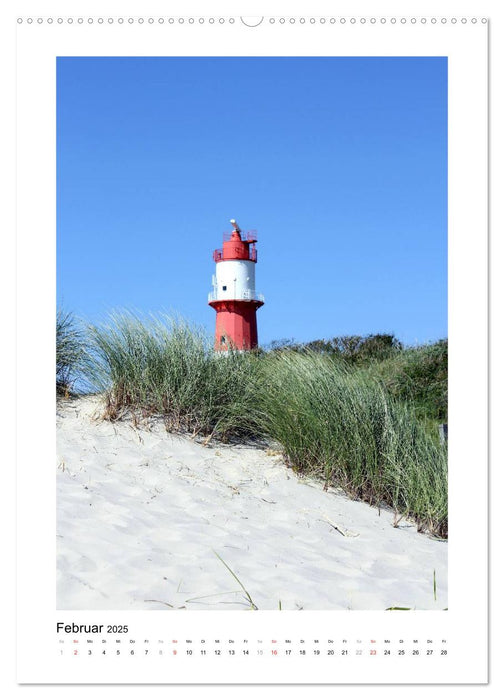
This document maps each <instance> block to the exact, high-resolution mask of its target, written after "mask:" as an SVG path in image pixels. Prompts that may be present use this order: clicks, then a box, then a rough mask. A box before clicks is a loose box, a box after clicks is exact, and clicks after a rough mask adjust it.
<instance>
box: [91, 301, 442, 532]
mask: <svg viewBox="0 0 504 700" xmlns="http://www.w3.org/2000/svg"><path fill="white" fill-rule="evenodd" d="M89 338H90V343H91V355H92V357H93V371H92V376H93V381H94V383H95V386H96V387H97V389H98V390H101V391H104V392H105V395H106V398H107V413H108V417H109V418H110V419H112V420H114V419H117V418H120V417H121V416H123V415H125V413H127V412H133V413H138V412H140V413H141V414H142V415H152V414H158V415H161V416H163V418H164V420H165V421H166V425H167V427H168V429H170V430H183V431H191V432H192V434H193V435H197V434H198V435H205V436H214V437H216V438H219V439H221V440H227V439H229V438H231V437H237V438H244V437H246V438H265V439H270V440H274V441H276V442H278V443H280V445H281V446H282V449H283V452H284V455H285V458H286V460H287V463H288V464H290V465H291V466H292V467H293V468H294V469H296V470H297V471H300V472H311V473H316V474H320V475H321V476H322V477H323V478H324V480H325V482H326V484H334V485H338V486H340V487H342V488H343V489H344V490H345V491H346V492H347V493H349V494H350V495H352V496H353V497H355V498H359V499H363V500H366V501H368V502H370V503H373V504H375V505H377V506H383V505H388V506H390V507H392V508H393V509H394V510H395V511H396V514H397V516H396V522H397V523H398V522H399V520H400V519H401V517H408V518H412V519H414V520H415V521H416V523H417V526H418V529H419V530H428V531H430V532H432V533H435V534H437V535H438V536H441V537H446V536H447V528H448V518H447V450H446V446H444V445H441V444H440V443H439V440H438V439H437V436H436V435H434V434H433V433H432V432H431V431H429V430H428V428H427V427H426V426H425V424H424V423H423V422H422V421H421V420H420V419H419V418H418V416H417V415H416V413H415V410H414V407H412V406H411V405H410V404H409V403H408V402H407V401H404V400H401V399H399V398H396V397H394V395H393V394H392V392H391V391H389V389H388V388H387V386H386V382H385V381H384V380H383V377H379V376H373V375H372V374H371V372H370V370H369V367H367V368H357V369H355V368H350V367H349V366H348V364H347V363H345V362H343V361H341V359H338V358H337V357H334V356H330V355H324V354H320V353H317V352H315V351H311V350H307V351H305V352H302V353H299V352H295V351H292V350H289V349H287V350H282V351H275V352H269V353H253V352H252V353H239V352H229V353H227V354H224V353H217V354H216V353H214V351H213V340H212V339H211V338H209V337H208V336H207V335H206V333H204V332H203V331H202V330H199V329H197V328H194V327H193V326H190V325H189V324H187V323H186V322H184V321H181V320H172V319H170V318H168V317H165V316H156V317H150V318H148V319H141V318H139V317H136V316H134V315H132V314H128V313H119V314H114V315H112V316H111V317H110V319H109V321H108V322H107V323H105V324H102V325H100V326H92V327H90V328H89Z"/></svg>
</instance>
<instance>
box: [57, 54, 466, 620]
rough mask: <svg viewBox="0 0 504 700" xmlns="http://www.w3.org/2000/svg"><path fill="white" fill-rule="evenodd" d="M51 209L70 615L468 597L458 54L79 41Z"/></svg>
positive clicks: (427, 605)
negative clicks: (455, 157) (147, 46)
mask: <svg viewBox="0 0 504 700" xmlns="http://www.w3.org/2000/svg"><path fill="white" fill-rule="evenodd" d="M450 172H451V171H450ZM55 207H56V258H57V260H56V273H57V274H56V298H55V299H54V308H55V316H54V320H55V335H56V341H55V347H56V378H55V381H56V456H57V459H56V484H55V488H56V511H57V512H56V562H55V566H56V608H57V610H61V611H68V610H75V611H79V610H82V611H84V610H104V611H106V610H128V611H130V610H131V611H151V610H152V611H163V610H164V611H166V612H170V611H175V610H185V611H188V612H189V613H190V612H191V611H199V612H202V611H216V610H218V611H226V610H232V611H240V610H243V611H261V610H262V611H264V610H268V611H279V612H280V611H303V610H310V611H333V610H334V611H367V610H374V611H412V612H413V613H414V611H425V610H429V611H439V612H440V613H441V612H443V611H447V610H448V608H449V602H448V59H447V57H446V56H390V57H383V56H308V57H301V56H299V57H297V56H242V57H240V56H222V57H219V56H207V57H205V56H198V57H196V56H194V57H193V56H187V57H182V56H177V57H174V56H166V57H159V56H58V57H57V59H56V202H55ZM450 240H451V239H450ZM51 313H52V312H51ZM450 337H451V338H452V342H453V346H452V350H453V353H455V341H454V340H453V337H454V336H452V335H451V328H450ZM51 357H52V351H51ZM453 357H455V354H453ZM452 369H453V367H452ZM51 381H52V379H51ZM51 391H52V389H51ZM453 405H456V402H455V404H453ZM51 415H52V410H51ZM452 419H453V422H452V428H453V431H454V430H455V419H454V418H453V416H452ZM51 420H52V418H51ZM453 435H455V433H454V432H453ZM453 446H455V438H454V441H453ZM51 460H52V457H51ZM51 469H52V467H51ZM452 518H453V520H452V522H453V526H454V527H455V519H454V516H453V511H452ZM454 532H455V530H454ZM397 614H398V615H400V614H401V613H397ZM440 617H442V616H440ZM240 619H241V617H240ZM296 619H297V618H296Z"/></svg>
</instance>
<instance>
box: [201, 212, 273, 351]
mask: <svg viewBox="0 0 504 700" xmlns="http://www.w3.org/2000/svg"><path fill="white" fill-rule="evenodd" d="M231 224H232V225H233V231H232V232H231V233H225V234H224V241H223V244H222V248H218V249H217V250H214V254H213V259H214V260H215V263H216V264H215V275H214V276H213V280H212V282H213V291H212V292H210V294H209V295H208V303H209V304H210V306H211V307H212V308H214V309H215V311H216V312H217V317H216V319H215V350H218V351H224V352H225V351H227V350H231V349H234V350H251V349H252V348H256V347H257V319H256V310H257V309H258V308H259V307H260V306H262V305H263V304H264V297H263V295H262V294H257V292H256V288H255V266H256V263H257V249H256V242H257V236H256V232H255V231H248V232H247V233H246V234H245V233H242V230H241V229H240V227H239V226H238V224H237V223H236V221H235V220H234V219H231Z"/></svg>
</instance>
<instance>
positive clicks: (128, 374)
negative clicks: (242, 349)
mask: <svg viewBox="0 0 504 700" xmlns="http://www.w3.org/2000/svg"><path fill="white" fill-rule="evenodd" d="M89 333H90V339H91V345H92V352H93V357H94V360H95V365H94V372H93V381H94V383H95V386H96V387H97V389H98V390H101V391H104V392H105V394H106V397H107V406H108V416H109V418H111V419H115V418H118V417H120V416H121V414H123V413H124V411H125V410H131V411H141V412H142V413H143V414H144V415H149V414H160V415H162V416H163V417H164V419H165V421H166V424H167V427H168V428H169V429H170V430H184V431H191V432H192V433H193V435H196V434H202V435H214V436H215V437H218V438H220V439H226V438H228V437H229V436H230V435H235V436H246V435H248V434H250V433H251V430H252V428H253V423H252V421H251V420H247V416H248V414H249V408H250V404H251V402H252V401H253V382H252V381H251V372H252V370H251V366H252V365H253V364H254V361H255V359H256V358H255V357H254V356H253V355H251V354H247V353H245V354H244V353H233V352H230V353H229V354H228V355H226V356H223V355H216V354H215V353H214V352H213V343H212V342H211V339H210V338H208V336H207V335H206V334H205V333H204V332H203V331H202V330H200V329H198V328H195V327H193V326H190V325H188V324H187V323H186V322H185V321H183V320H177V319H175V320H174V319H172V318H169V317H166V316H163V315H159V316H156V317H150V318H148V319H141V318H139V317H136V316H134V315H133V314H129V313H119V314H113V315H111V317H110V320H109V322H108V323H106V324H102V325H101V326H91V327H90V329H89Z"/></svg>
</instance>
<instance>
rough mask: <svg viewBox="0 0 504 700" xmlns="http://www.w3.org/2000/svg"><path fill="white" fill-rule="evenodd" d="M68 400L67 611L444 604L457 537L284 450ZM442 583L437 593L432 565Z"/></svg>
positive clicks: (62, 414) (95, 402)
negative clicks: (448, 537) (284, 456)
mask: <svg viewBox="0 0 504 700" xmlns="http://www.w3.org/2000/svg"><path fill="white" fill-rule="evenodd" d="M99 412H100V399H99V398H96V397H94V398H85V399H78V400H69V401H64V402H60V403H59V404H58V416H57V426H58V429H57V457H58V459H57V462H58V464H57V554H58V561H57V567H58V591H57V607H58V608H59V609H109V610H112V609H123V610H156V609H159V610H161V609H163V610H167V611H168V610H170V609H171V606H172V607H173V608H182V607H185V608H186V609H188V610H216V609H222V610H233V609H244V610H245V609H247V608H248V607H249V606H250V603H249V601H248V600H247V599H246V596H245V594H244V592H243V590H241V588H240V585H239V584H238V582H237V581H236V580H235V578H234V577H233V576H232V574H231V573H230V571H229V570H228V569H227V568H226V566H225V565H224V564H223V562H222V561H221V560H220V559H219V558H218V557H217V555H216V553H217V554H218V555H219V556H220V557H221V558H222V560H223V561H224V562H226V564H227V565H228V566H229V567H230V569H231V570H232V571H233V572H234V573H235V574H236V576H237V577H238V578H239V580H240V581H241V582H242V584H243V585H244V587H245V588H246V589H247V591H248V592H249V594H250V596H251V598H252V600H253V602H254V604H255V605H256V606H257V608H259V609H260V610H264V609H278V607H279V601H281V606H282V609H291V610H295V609H305V610H307V609H310V610H329V609H331V610H332V609H355V610H384V609H385V608H388V607H391V606H404V607H414V608H418V609H443V608H445V607H447V605H448V602H447V589H446V584H447V551H448V547H447V543H446V542H442V541H437V540H434V539H431V538H430V537H428V536H427V535H425V534H419V533H417V531H416V527H415V525H413V524H411V523H406V522H404V521H401V523H400V526H399V527H397V528H394V527H393V519H394V518H393V513H391V512H389V511H388V510H383V509H382V510H381V511H380V512H379V511H378V510H377V509H376V508H374V507H370V506H369V505H367V504H364V503H360V502H356V501H352V500H350V499H349V498H347V497H346V496H344V495H343V494H342V493H340V492H338V491H336V490H334V489H330V490H329V491H327V492H325V491H324V490H323V489H322V485H321V484H320V483H319V482H316V481H313V480H306V479H299V478H298V477H297V475H296V474H295V473H294V472H293V471H292V470H290V469H288V468H287V467H286V466H285V465H284V464H283V462H282V460H281V458H280V457H279V456H278V455H275V454H272V453H271V451H266V450H264V449H258V448H256V447H251V446H227V445H224V446H222V445H217V444H212V445H210V446H209V447H205V446H203V445H202V444H198V443H196V442H194V441H192V440H190V439H188V438H184V437H179V436H175V435H171V434H167V433H166V430H165V429H164V427H163V425H162V424H160V423H158V424H153V425H151V426H150V428H148V427H147V426H146V427H142V428H135V427H134V426H133V425H132V424H131V423H129V422H116V423H110V422H106V421H102V420H100V419H99V418H97V415H98V414H99ZM434 570H435V571H436V581H437V595H436V598H437V599H435V597H434V590H433V571H434Z"/></svg>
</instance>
